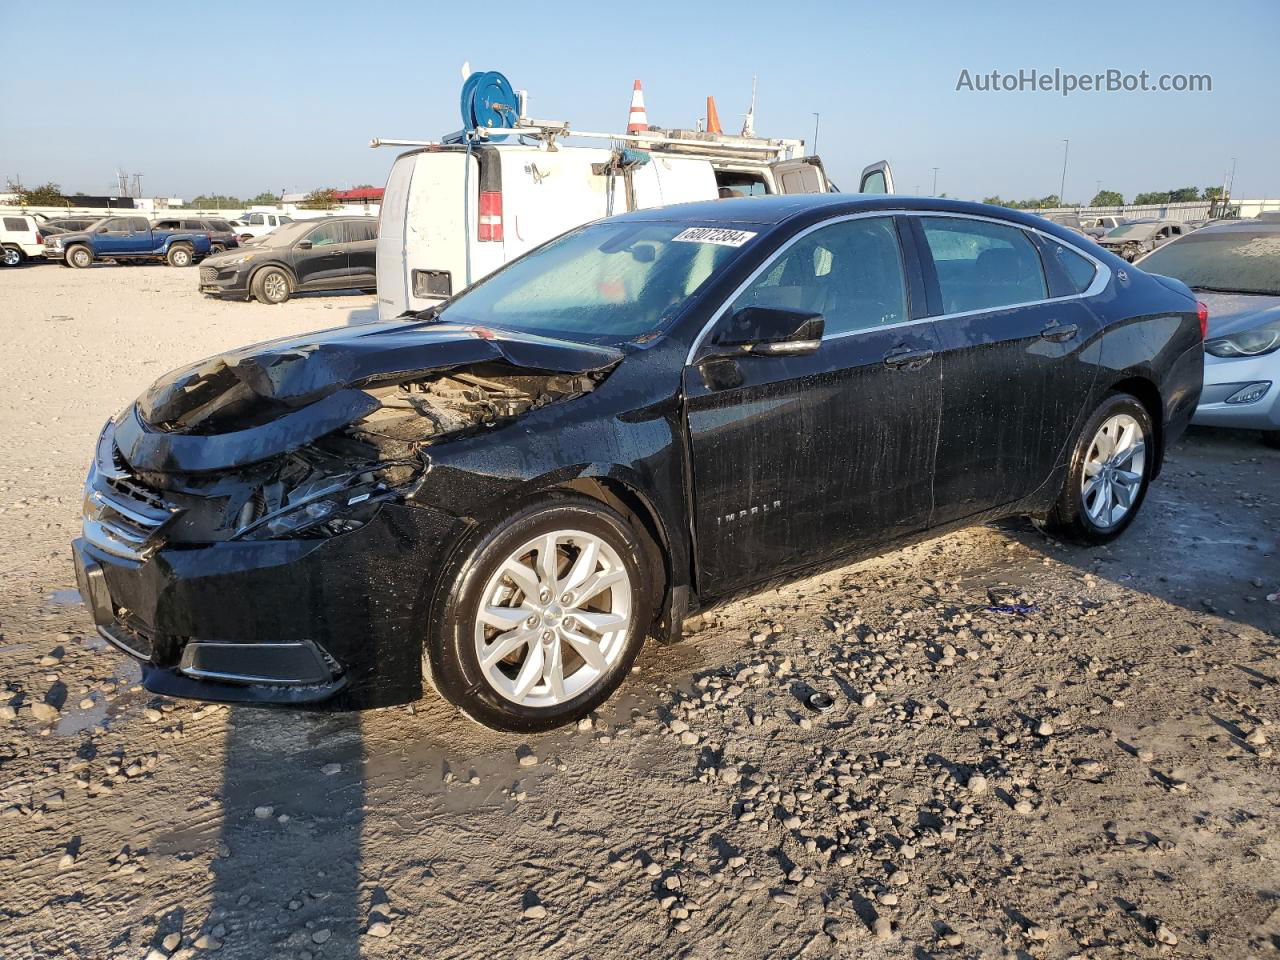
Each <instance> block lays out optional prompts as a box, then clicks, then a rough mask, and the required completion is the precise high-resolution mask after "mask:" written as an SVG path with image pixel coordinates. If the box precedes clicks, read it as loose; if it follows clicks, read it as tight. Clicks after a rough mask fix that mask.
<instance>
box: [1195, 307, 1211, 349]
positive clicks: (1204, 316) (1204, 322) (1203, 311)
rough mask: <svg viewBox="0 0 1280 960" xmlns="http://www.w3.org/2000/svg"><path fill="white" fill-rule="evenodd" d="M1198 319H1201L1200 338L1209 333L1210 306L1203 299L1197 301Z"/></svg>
mask: <svg viewBox="0 0 1280 960" xmlns="http://www.w3.org/2000/svg"><path fill="white" fill-rule="evenodd" d="M1196 319H1197V320H1199V321H1200V339H1201V340H1203V339H1204V338H1205V337H1207V336H1208V335H1209V308H1208V306H1207V305H1206V304H1205V303H1204V301H1203V300H1197V301H1196Z"/></svg>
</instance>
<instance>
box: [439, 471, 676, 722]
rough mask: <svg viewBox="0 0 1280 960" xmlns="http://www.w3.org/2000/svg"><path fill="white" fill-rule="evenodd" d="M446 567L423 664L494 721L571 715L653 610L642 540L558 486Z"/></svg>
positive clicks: (626, 660)
mask: <svg viewBox="0 0 1280 960" xmlns="http://www.w3.org/2000/svg"><path fill="white" fill-rule="evenodd" d="M464 553H465V556H464V557H463V558H462V559H461V560H460V561H459V562H458V563H457V564H456V565H454V566H451V567H450V568H449V570H447V571H446V573H445V577H444V580H443V582H442V584H441V586H442V587H443V588H445V589H447V590H448V594H447V595H443V596H442V598H441V600H440V601H439V605H440V608H441V615H440V616H439V618H438V619H436V621H435V622H434V623H433V628H434V629H433V630H432V632H431V635H430V636H429V637H428V638H427V649H426V651H425V656H424V667H425V668H426V669H428V670H429V671H430V675H431V678H432V680H433V681H434V682H435V684H436V688H437V689H438V690H439V691H440V693H442V694H443V695H444V696H445V697H447V698H448V699H449V700H450V701H451V702H452V703H453V704H454V705H455V706H457V707H459V708H460V709H461V710H463V711H464V712H466V713H467V714H468V715H470V716H471V717H472V718H473V719H475V720H477V721H479V722H480V723H483V724H485V725H486V726H489V727H493V728H495V729H498V730H518V731H536V730H548V729H551V728H552V727H557V726H560V725H562V724H565V723H570V722H572V721H574V720H577V719H579V718H581V717H583V716H585V715H586V714H588V713H589V712H590V711H592V710H593V709H595V708H596V707H597V706H599V705H600V704H601V703H603V702H604V701H605V700H606V699H607V698H608V697H609V696H610V694H612V693H613V692H614V690H616V689H617V688H618V686H619V685H620V684H621V683H622V681H623V679H624V678H625V677H626V675H627V671H628V670H630V668H631V664H632V662H633V661H634V660H635V657H636V654H637V653H638V652H639V650H640V646H641V644H642V643H643V642H644V636H645V633H646V627H647V624H648V623H649V620H650V612H651V611H650V610H649V605H650V601H649V599H648V598H649V593H648V589H647V584H646V583H645V582H644V575H643V573H642V570H643V569H644V564H643V561H642V548H641V545H640V542H639V541H638V539H637V536H636V533H635V532H634V531H633V530H632V528H631V526H630V525H629V524H628V523H627V521H626V520H624V519H623V518H622V516H620V515H619V514H618V513H616V512H615V511H614V510H612V509H610V508H609V507H607V506H605V505H604V504H601V503H599V502H597V501H595V500H591V499H589V498H587V497H581V496H577V495H570V494H564V495H557V496H555V497H553V498H550V499H548V500H546V501H543V502H541V503H538V504H534V505H532V506H529V507H526V508H524V509H523V510H520V511H518V512H517V513H515V514H514V515H513V516H511V517H508V518H506V519H505V520H503V521H501V522H499V523H497V524H496V525H495V526H494V527H493V528H492V529H490V530H489V531H488V533H487V534H486V535H485V536H483V537H481V538H479V540H478V541H476V542H475V543H474V545H473V546H471V547H470V548H469V549H468V550H466V551H464Z"/></svg>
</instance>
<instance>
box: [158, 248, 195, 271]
mask: <svg viewBox="0 0 1280 960" xmlns="http://www.w3.org/2000/svg"><path fill="white" fill-rule="evenodd" d="M193 259H194V257H193V256H192V253H191V247H190V246H188V245H187V244H185V243H175V244H174V245H173V246H171V247H170V248H169V252H168V253H166V254H165V255H164V262H165V263H167V264H169V266H171V267H189V266H191V261H192V260H193Z"/></svg>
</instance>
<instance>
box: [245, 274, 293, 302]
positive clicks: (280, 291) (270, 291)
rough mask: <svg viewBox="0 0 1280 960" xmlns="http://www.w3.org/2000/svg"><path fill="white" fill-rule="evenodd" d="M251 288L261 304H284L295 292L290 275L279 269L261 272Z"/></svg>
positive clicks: (256, 276) (255, 277)
mask: <svg viewBox="0 0 1280 960" xmlns="http://www.w3.org/2000/svg"><path fill="white" fill-rule="evenodd" d="M250 288H251V289H252V291H253V296H254V298H255V299H257V301H258V302H259V303H284V302H285V301H286V300H288V299H289V295H290V294H291V293H292V292H293V289H292V288H293V285H292V284H291V283H290V282H289V275H288V274H287V273H285V272H284V271H283V270H281V269H279V268H278V267H267V269H265V270H259V271H258V272H257V273H256V274H255V275H254V277H253V283H252V284H251V286H250Z"/></svg>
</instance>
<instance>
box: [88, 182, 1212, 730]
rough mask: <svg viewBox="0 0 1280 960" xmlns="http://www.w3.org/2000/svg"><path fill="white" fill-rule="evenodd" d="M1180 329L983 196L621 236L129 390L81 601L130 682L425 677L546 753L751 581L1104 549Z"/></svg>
mask: <svg viewBox="0 0 1280 960" xmlns="http://www.w3.org/2000/svg"><path fill="white" fill-rule="evenodd" d="M1204 324H1205V315H1204V311H1203V308H1201V307H1200V306H1198V304H1197V302H1196V300H1195V299H1194V297H1193V296H1192V295H1191V293H1190V292H1189V291H1188V289H1187V287H1186V286H1184V285H1183V284H1182V283H1181V282H1179V281H1176V280H1169V279H1166V278H1163V277H1158V276H1154V275H1149V274H1147V273H1144V272H1143V271H1141V270H1139V269H1137V268H1134V267H1132V266H1130V265H1129V264H1127V263H1125V262H1124V261H1122V260H1120V259H1119V258H1118V257H1115V256H1113V255H1111V254H1109V253H1106V252H1105V251H1103V250H1102V249H1101V248H1099V247H1098V246H1096V245H1095V244H1093V243H1092V242H1091V241H1089V240H1087V239H1086V238H1084V237H1081V236H1080V235H1079V234H1076V233H1073V232H1071V231H1069V230H1067V229H1065V228H1063V227H1059V226H1056V225H1053V224H1048V223H1046V222H1045V221H1044V220H1040V219H1038V218H1034V217H1030V216H1026V215H1023V214H1020V213H1018V212H1015V211H1010V210H1005V209H1001V208H994V207H988V206H983V205H979V204H972V203H961V202H957V201H948V200H923V199H910V198H903V197H893V196H888V197H885V196H881V197H875V198H872V197H856V198H855V197H849V196H840V195H832V194H825V195H811V196H800V197H796V196H779V197H767V198H750V199H741V200H724V201H719V202H708V203H698V204H687V205H683V206H678V207H671V208H667V209H658V210H646V211H643V212H637V213H633V214H628V215H626V216H622V217H617V218H614V219H611V220H605V221H601V222H599V223H595V224H591V225H588V226H584V227H581V228H579V229H577V230H574V231H572V232H570V233H568V234H565V235H564V236H562V237H560V238H558V239H556V240H553V241H551V242H549V243H547V244H545V245H543V246H542V247H540V248H538V249H537V250H535V251H533V252H531V253H529V254H528V255H526V256H524V257H522V258H521V259H519V260H516V261H514V262H512V263H511V264H509V265H508V266H506V267H505V268H503V269H501V270H499V271H498V272H496V273H494V274H492V275H491V276H489V277H488V278H487V279H485V280H484V281H482V282H480V283H478V284H476V285H475V286H473V287H472V288H470V289H469V290H467V291H465V292H464V293H462V294H460V295H459V296H457V297H455V298H453V299H452V300H450V301H448V302H446V303H445V304H443V305H442V306H440V307H436V308H434V309H432V310H431V311H429V312H427V313H424V314H422V315H419V316H406V317H403V318H401V319H400V320H399V321H391V322H383V323H376V324H369V325H366V326H361V327H358V328H343V329H339V330H332V331H328V332H323V333H317V334H309V335H306V336H302V337H298V338H295V339H285V340H277V341H273V342H271V343H267V344H261V345H258V346H254V347H248V348H245V349H242V350H237V351H233V352H231V353H227V354H223V355H221V356H216V357H213V358H210V359H207V360H204V361H201V362H199V363H196V364H194V365H192V366H190V367H187V368H185V369H181V370H178V371H175V372H173V373H170V374H168V375H167V376H165V377H163V378H162V379H160V380H159V381H157V382H156V383H155V384H154V385H153V386H152V388H151V389H150V390H148V391H147V392H146V393H145V394H144V395H143V396H142V397H141V398H140V399H139V400H138V401H137V402H136V403H134V404H133V405H131V406H130V407H128V408H127V409H126V410H125V411H124V412H123V413H121V414H120V415H119V416H118V417H117V418H116V419H114V420H113V421H111V422H108V424H107V425H106V427H105V428H104V430H103V432H102V436H101V438H100V440H99V444H98V450H97V455H96V460H95V463H94V466H93V468H92V470H91V471H90V475H89V479H88V484H87V495H86V500H85V517H84V531H83V536H82V537H81V538H80V539H78V540H77V541H76V542H75V545H74V553H75V557H76V564H77V567H78V575H79V581H80V584H81V592H82V593H83V595H84V596H85V598H86V600H87V602H88V603H89V604H90V606H91V608H92V610H93V612H94V616H95V618H96V620H97V623H98V626H99V630H100V631H101V632H102V634H103V635H104V636H105V637H106V638H107V639H108V640H110V641H111V642H112V643H114V644H115V645H117V646H118V647H120V648H122V649H124V650H126V651H128V652H129V653H131V654H133V655H134V656H136V657H138V658H140V659H141V660H143V661H144V666H143V672H144V683H145V685H146V686H147V688H148V689H150V690H153V691H155V692H158V693H163V694H169V695H173V696H187V697H196V698H204V699H211V700H226V701H239V702H258V703H277V704H279V703H285V704H302V703H308V704H315V703H324V704H326V705H329V706H341V707H363V706H371V705H379V704H388V703H395V702H404V701H406V700H410V699H413V698H415V697H418V696H420V695H421V693H422V689H423V680H424V678H427V679H430V680H431V681H432V682H433V683H434V685H435V687H436V689H437V690H439V692H440V693H442V694H443V695H444V696H445V697H447V698H448V699H449V700H451V701H452V702H453V703H455V704H456V705H457V706H458V707H460V708H461V709H463V710H465V711H466V712H467V713H469V714H470V715H471V716H473V717H474V718H476V719H477V720H480V721H481V722H483V723H485V724H489V725H491V726H494V727H498V728H504V729H512V730H535V729H545V728H549V727H552V726H555V725H558V724H561V723H565V722H567V721H570V720H572V719H574V718H577V717H580V716H582V715H583V714H585V713H587V712H588V711H590V710H591V709H593V708H594V707H595V706H597V705H598V704H600V703H601V702H602V701H603V700H604V699H605V698H606V697H608V696H609V694H610V693H611V692H612V691H613V690H614V689H615V688H616V687H617V686H618V685H619V684H620V683H621V681H622V679H623V677H624V676H625V675H626V673H627V671H628V669H629V667H630V665H631V663H632V660H633V659H634V657H635V656H636V653H637V650H638V648H639V646H640V644H641V643H642V642H643V640H644V638H645V637H646V636H655V637H658V638H660V639H663V640H668V641H669V640H674V639H677V638H679V637H680V634H681V623H682V621H683V620H684V619H685V618H686V617H687V616H689V615H690V614H692V613H693V612H695V611H698V610H701V609H705V608H707V607H708V606H710V605H712V604H715V603H716V602H719V601H723V600H724V599H726V598H729V597H732V596H735V595H739V594H741V593H744V592H750V591H752V590H756V589H759V588H760V587H761V586H762V585H763V584H767V583H770V582H774V581H777V580H779V579H782V578H792V577H797V576H802V575H804V574H806V573H808V572H811V571H813V570H815V569H817V568H819V567H821V566H823V565H830V564H837V563H843V562H847V561H849V560H850V559H852V558H856V557H861V556H866V555H869V554H873V553H876V552H881V551H884V550H887V549H890V548H892V547H893V546H894V545H897V544H901V543H903V542H906V541H909V540H912V539H919V538H923V537H928V536H935V535H937V534H939V533H941V532H943V531H946V530H950V529H954V528H956V527H958V526H963V525H966V524H973V523H980V522H984V521H988V520H992V519H994V518H997V517H1003V516H1008V515H1012V514H1023V515H1029V516H1031V517H1033V518H1036V519H1037V520H1038V522H1040V523H1041V524H1043V526H1044V527H1045V528H1046V529H1047V530H1049V531H1051V532H1052V533H1053V534H1054V535H1055V536H1060V537H1064V538H1070V539H1074V540H1078V541H1083V542H1088V543H1102V542H1106V541H1108V540H1110V539H1112V538H1113V537H1116V536H1118V535H1119V534H1120V533H1121V532H1122V531H1123V530H1124V529H1125V528H1126V527H1127V526H1128V525H1129V524H1130V523H1131V522H1132V521H1133V519H1134V516H1135V515H1136V514H1137V512H1138V510H1139V508H1140V507H1141V505H1142V502H1143V498H1144V496H1145V494H1146V491H1147V486H1148V484H1149V483H1150V482H1151V480H1152V479H1153V478H1155V477H1156V476H1157V474H1158V473H1159V471H1160V465H1161V461H1162V460H1163V457H1164V451H1165V449H1166V448H1167V447H1168V445H1169V444H1170V443H1171V442H1172V441H1173V440H1174V439H1176V438H1177V437H1178V436H1179V435H1180V434H1181V433H1182V431H1183V429H1184V428H1185V426H1186V424H1187V421H1188V420H1189V419H1190V417H1191V415H1192V413H1193V412H1194V410H1195V408H1196V402H1197V400H1198V399H1199V396H1200V383H1201V369H1202V367H1203V346H1202V341H1203V335H1204Z"/></svg>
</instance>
